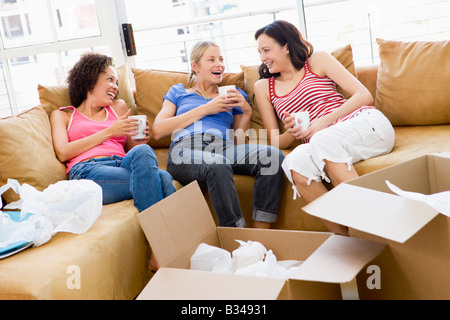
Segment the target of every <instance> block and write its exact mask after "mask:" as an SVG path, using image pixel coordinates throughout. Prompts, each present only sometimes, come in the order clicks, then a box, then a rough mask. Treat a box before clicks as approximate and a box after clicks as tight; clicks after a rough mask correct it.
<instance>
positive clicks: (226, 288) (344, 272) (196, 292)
mask: <svg viewBox="0 0 450 320" xmlns="http://www.w3.org/2000/svg"><path fill="white" fill-rule="evenodd" d="M139 221H140V223H141V225H142V228H143V230H144V232H145V235H146V237H147V239H148V241H149V243H150V246H151V248H152V251H153V253H154V254H155V256H156V258H157V260H158V261H159V263H160V265H161V269H160V270H159V271H158V272H157V273H156V275H155V276H154V277H153V278H152V279H151V281H150V282H149V284H148V285H147V287H146V288H145V289H144V290H143V292H142V293H141V294H140V295H139V297H138V299H189V300H196V299H202V300H204V299H213V300H216V299H221V300H222V299H233V300H236V299H245V300H252V299H341V298H342V292H341V285H340V284H344V287H346V285H345V284H352V283H353V282H352V281H353V279H355V277H356V275H357V274H359V273H360V271H361V270H363V269H364V267H365V266H367V265H368V263H369V262H370V261H371V260H373V259H374V258H375V257H376V256H378V255H379V254H380V252H381V251H382V250H383V248H384V247H385V244H381V243H377V242H372V241H367V240H362V239H355V238H349V237H342V236H337V235H333V234H330V233H322V232H301V231H283V230H261V229H239V228H222V227H216V224H215V222H214V219H213V217H212V215H211V212H210V210H209V207H208V205H207V203H206V201H205V198H204V197H203V194H202V192H201V190H200V188H199V186H198V184H197V183H196V182H194V183H191V184H190V185H188V186H186V187H184V188H183V189H181V190H179V191H178V192H176V193H175V194H173V195H171V196H170V197H168V198H166V199H164V200H163V201H161V202H159V203H157V204H156V205H154V206H152V207H151V208H149V209H147V210H145V211H144V212H142V213H141V214H139ZM235 240H242V241H249V240H252V241H258V242H261V243H262V244H263V245H264V246H265V247H266V248H267V249H268V250H269V249H271V250H272V251H273V253H274V254H275V256H276V257H277V259H278V260H300V261H304V263H303V264H302V267H301V269H300V270H299V271H298V272H297V273H296V274H295V275H294V276H293V277H292V279H289V280H284V279H281V280H280V279H269V278H260V277H248V276H238V275H234V274H231V275H230V274H216V273H210V272H201V271H192V270H189V268H190V258H191V256H192V255H193V253H194V252H195V250H196V249H197V247H198V246H199V245H200V244H201V243H206V244H209V245H212V246H216V247H220V248H223V249H225V250H228V251H229V252H232V251H233V250H235V249H237V248H238V246H239V244H238V243H237V242H236V241H235ZM343 292H344V295H345V294H347V292H346V291H345V290H344V291H343ZM344 297H345V296H344Z"/></svg>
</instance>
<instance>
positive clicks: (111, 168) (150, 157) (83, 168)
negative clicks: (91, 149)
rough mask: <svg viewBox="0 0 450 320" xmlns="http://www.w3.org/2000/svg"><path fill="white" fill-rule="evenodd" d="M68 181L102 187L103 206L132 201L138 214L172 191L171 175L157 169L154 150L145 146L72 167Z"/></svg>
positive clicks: (173, 188)
mask: <svg viewBox="0 0 450 320" xmlns="http://www.w3.org/2000/svg"><path fill="white" fill-rule="evenodd" d="M69 179H70V180H80V179H87V180H93V181H95V182H96V183H97V184H99V185H100V186H101V187H102V191H103V204H110V203H115V202H119V201H123V200H129V199H134V205H135V207H136V208H137V209H138V210H139V211H144V210H145V209H147V208H148V207H150V206H152V205H153V204H155V203H157V202H158V201H160V200H162V199H163V198H165V197H167V196H169V195H170V194H172V193H174V192H175V187H174V186H173V183H172V182H173V179H172V176H171V175H170V174H169V173H168V172H167V171H164V170H160V169H158V161H157V159H156V155H155V151H153V149H152V148H151V147H150V146H148V145H139V146H136V147H134V148H133V149H131V150H130V151H129V152H128V153H127V154H126V156H125V157H123V158H122V157H118V156H112V157H107V158H100V159H90V160H87V161H85V162H81V163H78V164H76V165H75V166H73V167H72V169H71V170H70V172H69Z"/></svg>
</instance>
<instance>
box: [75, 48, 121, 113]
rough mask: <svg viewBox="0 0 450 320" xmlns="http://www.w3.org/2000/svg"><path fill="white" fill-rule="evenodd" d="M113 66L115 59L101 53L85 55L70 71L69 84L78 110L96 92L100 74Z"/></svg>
mask: <svg viewBox="0 0 450 320" xmlns="http://www.w3.org/2000/svg"><path fill="white" fill-rule="evenodd" d="M110 66H114V65H113V59H112V58H111V57H108V56H106V55H103V54H99V53H92V52H89V53H85V54H83V55H82V56H81V58H80V60H79V61H78V62H77V63H76V64H75V65H74V66H73V68H72V69H71V70H70V71H69V75H68V77H67V84H68V86H69V96H70V101H71V102H72V105H73V106H74V107H75V108H78V107H79V106H80V105H81V104H82V103H83V101H84V100H86V98H87V95H88V93H89V92H91V91H92V90H94V87H95V85H96V84H97V81H98V78H99V76H100V74H102V73H103V72H106V69H107V68H108V67H110Z"/></svg>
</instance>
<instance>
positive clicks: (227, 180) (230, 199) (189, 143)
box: [167, 134, 284, 227]
mask: <svg viewBox="0 0 450 320" xmlns="http://www.w3.org/2000/svg"><path fill="white" fill-rule="evenodd" d="M283 160H284V155H283V153H282V152H281V151H280V150H279V149H277V148H274V147H271V146H266V145H256V144H242V145H234V144H233V143H230V142H227V141H225V140H223V139H222V138H221V137H217V136H214V135H211V134H199V135H193V136H187V137H184V138H183V139H182V140H179V141H176V142H174V143H172V145H171V147H170V151H169V160H168V163H167V171H169V173H170V174H171V175H172V176H173V177H174V179H175V180H177V181H179V182H180V183H182V184H184V185H186V184H189V183H190V182H192V181H194V180H197V181H198V183H199V185H200V187H201V188H202V189H208V192H209V196H210V198H211V202H212V205H213V208H214V211H215V213H216V216H217V219H218V221H219V224H220V225H221V226H227V227H244V226H245V220H244V218H243V216H242V211H241V207H240V204H239V198H238V195H237V192H236V188H235V185H234V180H233V174H240V175H251V176H254V177H255V184H254V188H253V220H255V221H263V222H275V221H276V219H277V214H278V208H279V204H280V198H281V192H282V183H283V179H284V173H283V170H281V163H282V162H283Z"/></svg>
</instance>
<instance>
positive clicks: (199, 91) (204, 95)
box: [193, 88, 211, 100]
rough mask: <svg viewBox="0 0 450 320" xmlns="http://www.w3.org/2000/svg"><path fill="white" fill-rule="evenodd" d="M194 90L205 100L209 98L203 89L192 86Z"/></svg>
mask: <svg viewBox="0 0 450 320" xmlns="http://www.w3.org/2000/svg"><path fill="white" fill-rule="evenodd" d="M193 90H194V91H197V92H198V93H200V95H201V96H202V97H203V98H205V99H206V100H209V99H211V97H210V96H209V94H207V93H206V92H205V91H203V90H200V89H199V88H193Z"/></svg>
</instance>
